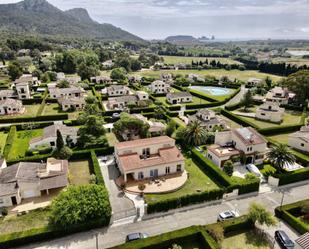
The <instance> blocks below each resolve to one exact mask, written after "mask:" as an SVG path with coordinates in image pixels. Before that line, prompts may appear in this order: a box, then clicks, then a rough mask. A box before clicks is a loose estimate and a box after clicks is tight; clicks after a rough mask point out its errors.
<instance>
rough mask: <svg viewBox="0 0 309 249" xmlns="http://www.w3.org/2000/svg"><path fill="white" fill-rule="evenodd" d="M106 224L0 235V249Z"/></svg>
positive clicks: (92, 222) (90, 223)
mask: <svg viewBox="0 0 309 249" xmlns="http://www.w3.org/2000/svg"><path fill="white" fill-rule="evenodd" d="M106 225H108V224H105V223H102V222H101V221H99V220H96V221H89V222H87V223H86V224H79V225H77V226H72V227H70V228H67V229H59V228H55V227H43V228H34V229H30V230H26V231H22V232H15V233H10V234H4V235H0V249H6V248H12V247H18V246H24V245H25V244H29V243H34V242H38V241H44V240H52V239H55V238H57V237H63V236H65V235H69V234H72V233H77V232H82V231H87V230H89V229H93V228H99V227H102V226H106Z"/></svg>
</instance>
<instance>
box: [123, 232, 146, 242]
mask: <svg viewBox="0 0 309 249" xmlns="http://www.w3.org/2000/svg"><path fill="white" fill-rule="evenodd" d="M146 238H148V234H147V233H130V234H128V235H127V237H126V242H130V241H133V240H138V239H146Z"/></svg>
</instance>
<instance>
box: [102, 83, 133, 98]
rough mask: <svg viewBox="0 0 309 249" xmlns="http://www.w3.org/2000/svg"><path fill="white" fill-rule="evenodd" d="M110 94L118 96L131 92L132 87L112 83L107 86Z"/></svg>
mask: <svg viewBox="0 0 309 249" xmlns="http://www.w3.org/2000/svg"><path fill="white" fill-rule="evenodd" d="M106 92H107V95H108V96H111V97H116V96H123V95H129V94H130V88H129V87H127V86H124V85H112V86H109V87H107V88H106Z"/></svg>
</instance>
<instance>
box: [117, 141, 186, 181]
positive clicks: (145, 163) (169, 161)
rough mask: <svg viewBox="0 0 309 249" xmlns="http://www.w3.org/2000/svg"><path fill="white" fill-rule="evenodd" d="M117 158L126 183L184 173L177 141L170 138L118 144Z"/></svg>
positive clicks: (183, 162)
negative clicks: (176, 144)
mask: <svg viewBox="0 0 309 249" xmlns="http://www.w3.org/2000/svg"><path fill="white" fill-rule="evenodd" d="M115 158H116V162H117V165H118V167H119V170H120V172H121V174H122V175H123V178H124V181H125V182H127V181H128V180H143V179H145V178H157V177H159V176H164V175H169V174H174V173H177V172H183V171H184V167H185V160H184V157H183V155H182V154H181V152H180V151H179V150H178V148H177V147H176V146H175V140H174V139H172V138H170V137H168V136H160V137H153V138H145V139H139V140H134V141H126V142H121V143H118V144H116V145H115Z"/></svg>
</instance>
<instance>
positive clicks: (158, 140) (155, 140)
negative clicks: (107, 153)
mask: <svg viewBox="0 0 309 249" xmlns="http://www.w3.org/2000/svg"><path fill="white" fill-rule="evenodd" d="M174 141H175V140H174V139H172V138H170V137H168V136H160V137H151V138H144V139H138V140H133V141H126V142H120V143H117V144H116V145H115V148H117V149H126V148H127V149H129V148H135V147H141V146H148V145H149V146H150V145H154V144H164V143H170V142H174Z"/></svg>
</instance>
